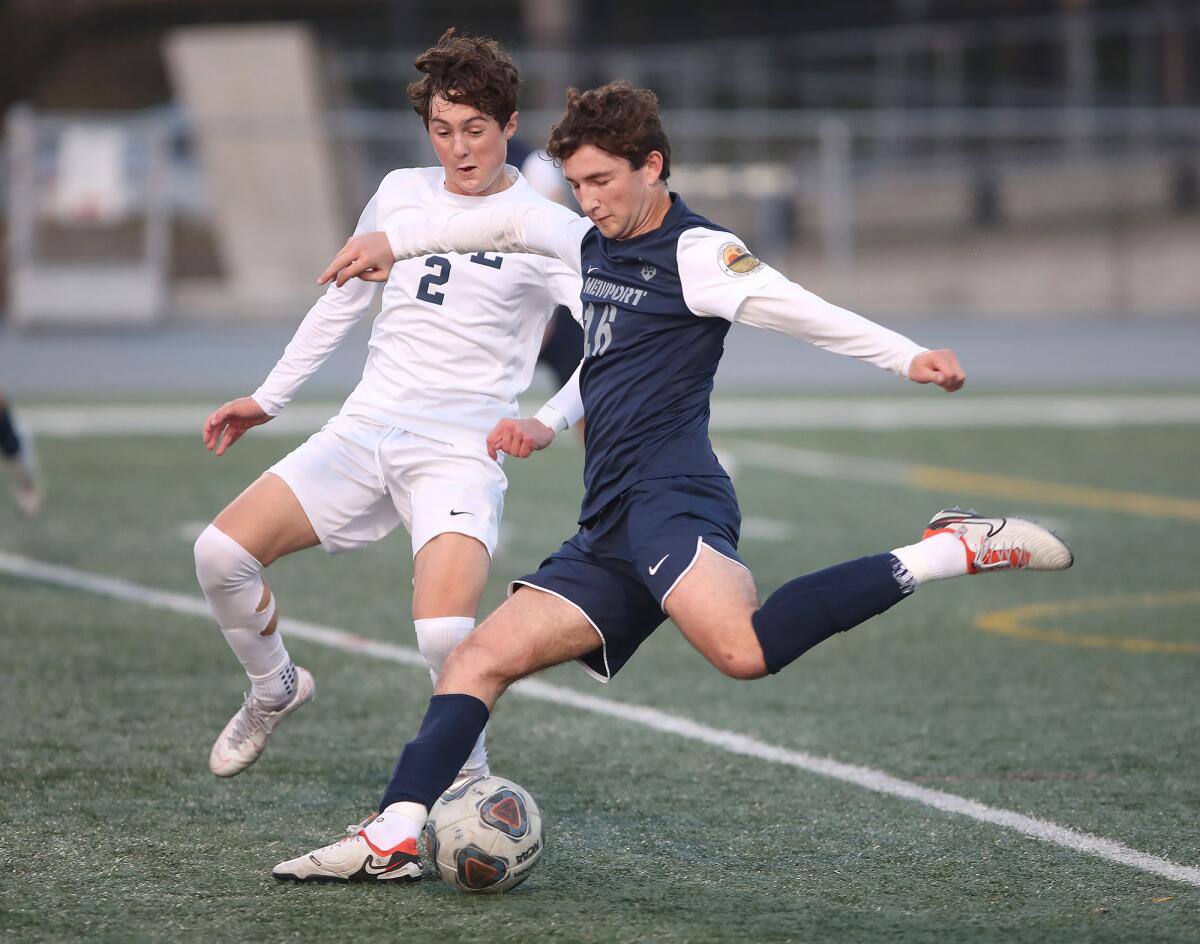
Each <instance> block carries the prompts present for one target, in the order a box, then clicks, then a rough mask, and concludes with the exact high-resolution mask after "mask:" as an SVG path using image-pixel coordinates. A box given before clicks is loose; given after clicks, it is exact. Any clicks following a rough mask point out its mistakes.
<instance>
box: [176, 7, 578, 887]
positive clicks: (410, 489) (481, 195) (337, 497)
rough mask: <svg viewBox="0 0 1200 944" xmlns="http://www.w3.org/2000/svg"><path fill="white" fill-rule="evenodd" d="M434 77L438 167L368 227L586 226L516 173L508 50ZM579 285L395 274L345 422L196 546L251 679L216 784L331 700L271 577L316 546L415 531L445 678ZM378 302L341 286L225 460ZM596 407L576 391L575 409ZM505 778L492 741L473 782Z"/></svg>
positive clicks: (226, 409)
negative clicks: (547, 349)
mask: <svg viewBox="0 0 1200 944" xmlns="http://www.w3.org/2000/svg"><path fill="white" fill-rule="evenodd" d="M416 67H417V69H418V70H419V71H420V72H421V73H423V77H422V78H421V79H420V80H419V81H416V82H413V83H412V84H411V85H410V86H409V87H408V93H409V97H410V99H411V101H412V105H413V108H414V110H415V111H416V112H417V114H419V115H420V116H421V118H422V119H423V121H424V122H425V126H426V129H427V131H428V134H429V139H430V141H431V143H432V144H433V149H434V151H435V153H436V154H437V157H438V161H439V162H440V163H439V166H435V167H424V168H411V169H402V170H396V171H393V172H392V173H390V174H388V175H387V177H385V178H384V180H383V182H382V183H381V184H380V186H379V189H378V191H377V192H376V194H375V196H374V197H373V198H372V199H371V201H370V202H369V203H368V204H367V207H366V209H365V210H364V211H363V213H362V216H361V218H360V220H359V223H358V227H357V230H356V232H358V233H367V232H371V231H373V230H376V229H378V228H380V227H383V226H386V225H389V223H390V221H392V220H393V219H394V218H396V215H397V214H399V213H405V212H407V213H412V212H417V213H423V214H424V213H446V212H449V211H452V210H455V209H464V210H471V211H475V210H476V209H479V208H486V207H493V208H495V207H501V206H510V207H516V206H536V207H539V208H540V207H545V208H548V209H550V210H553V211H555V212H558V213H561V214H562V215H563V216H565V217H566V218H568V219H574V218H575V215H574V214H573V213H571V212H570V211H568V210H566V209H565V208H562V207H559V206H556V205H554V204H552V203H550V201H548V200H546V199H545V198H543V197H541V196H540V195H539V194H537V193H536V192H535V191H534V190H533V188H531V187H530V186H529V184H528V183H527V182H526V181H525V180H524V178H523V177H522V176H521V174H520V173H519V172H518V171H517V170H516V169H515V168H513V167H509V166H506V149H507V144H508V141H509V139H510V138H511V137H512V135H513V134H514V133H515V131H516V128H517V112H516V104H517V88H518V76H517V69H516V66H515V65H514V63H513V61H512V59H511V58H510V57H509V56H508V54H507V53H506V52H504V51H503V50H502V49H501V48H500V47H499V45H498V44H497V43H496V42H495V41H493V40H490V39H484V38H478V37H465V36H457V35H455V32H454V30H453V29H451V30H449V31H447V32H446V33H445V35H443V36H442V38H441V39H440V40H439V41H438V43H437V44H436V45H435V46H433V47H432V48H430V49H428V50H426V51H425V52H424V53H422V54H421V55H420V56H418V57H417V59H416ZM579 292H580V280H579V277H578V275H576V274H575V272H573V271H572V270H571V269H570V267H568V266H566V265H564V264H563V263H561V262H559V261H557V260H553V259H549V258H547V257H545V256H540V255H533V254H521V253H518V254H506V255H499V254H495V253H483V252H477V253H467V254H460V253H445V254H439V255H431V256H429V257H427V258H424V259H416V260H413V261H412V262H410V263H407V264H402V265H399V266H396V267H395V268H394V269H393V270H392V276H391V278H390V279H389V280H387V284H386V286H385V287H384V295H383V307H382V311H381V312H380V314H379V316H378V317H377V318H376V320H375V323H374V327H373V330H372V334H371V339H370V342H369V350H368V354H367V360H366V364H365V367H364V371H363V378H362V380H361V382H360V383H359V384H358V386H357V387H356V388H355V390H354V391H353V392H352V393H351V394H350V396H349V398H348V399H347V400H346V402H345V403H344V404H343V405H342V408H341V410H340V412H339V413H338V414H337V415H336V416H335V417H333V419H331V420H330V421H329V422H328V423H327V424H326V425H325V427H324V428H323V429H322V430H321V431H320V432H318V433H316V434H315V435H313V436H312V437H310V438H309V439H308V441H307V442H305V443H303V444H302V445H301V446H300V447H299V448H297V449H296V450H294V451H293V452H292V453H290V454H289V455H287V456H286V457H284V458H283V459H282V460H280V461H279V462H277V463H276V464H275V465H273V466H271V468H270V469H268V470H267V472H266V473H265V474H264V475H263V476H262V477H261V478H259V479H258V480H257V481H256V482H254V483H253V484H252V485H251V486H250V487H249V488H248V489H246V491H245V492H243V493H242V494H241V495H240V496H239V497H238V498H236V499H235V500H234V501H233V502H232V503H231V504H230V505H229V506H228V507H226V508H225V510H224V511H222V512H221V513H220V514H219V515H218V516H217V517H216V518H215V519H214V521H213V522H212V524H211V525H209V526H208V527H207V528H206V529H205V531H204V532H203V533H202V534H201V535H200V537H199V539H198V540H197V542H196V547H195V558H196V572H197V576H198V578H199V581H200V584H201V586H202V588H203V590H204V594H205V597H206V598H207V600H208V603H209V606H210V607H211V609H212V612H213V615H214V616H215V617H216V619H217V622H218V623H219V625H220V626H221V629H222V632H223V633H224V635H225V638H226V640H227V641H228V643H229V645H230V647H231V648H232V649H233V651H234V653H235V654H236V655H237V656H238V658H239V660H240V661H241V663H242V666H243V668H244V669H245V670H246V674H247V676H248V677H249V679H250V686H251V688H250V692H249V693H248V694H247V695H246V697H245V701H244V703H243V705H242V707H241V709H239V710H238V711H237V712H236V713H235V714H234V715H233V717H232V718H231V719H230V721H229V723H228V724H227V725H226V726H225V729H224V730H223V731H222V732H221V734H220V735H219V737H218V738H217V740H216V742H215V743H214V745H213V748H212V751H211V754H210V757H209V767H210V769H211V770H212V772H213V773H214V774H216V775H217V776H219V777H231V776H234V775H235V774H237V773H240V772H241V771H242V770H244V769H245V768H246V767H248V766H250V765H251V764H253V763H254V762H255V761H256V760H257V759H258V757H259V756H260V755H261V753H262V751H263V749H264V748H265V746H266V743H267V739H268V738H269V737H270V735H271V733H272V731H273V730H274V728H275V726H276V725H277V724H278V722H279V721H280V720H281V719H282V718H284V717H285V716H286V715H288V714H289V713H291V712H292V711H294V710H295V709H297V708H299V707H300V706H301V705H303V704H305V703H306V702H307V701H309V700H310V699H311V698H312V697H313V693H314V690H315V687H314V682H313V678H312V676H311V674H310V673H309V672H308V671H306V670H305V669H303V668H300V667H297V666H296V665H294V663H293V662H292V659H291V657H290V656H289V655H288V652H287V649H286V648H285V646H284V642H283V640H282V639H281V638H280V634H279V632H278V631H277V623H278V619H279V613H278V609H277V606H276V601H275V598H274V596H273V594H272V592H271V590H270V588H269V587H268V586H267V584H266V583H265V582H264V580H263V576H262V572H263V569H264V568H265V567H267V566H269V565H270V564H272V563H273V562H274V561H276V560H277V559H279V558H280V557H282V556H284V555H286V554H291V553H293V552H295V551H299V550H303V549H306V548H309V547H313V546H315V545H317V544H320V545H321V546H322V547H323V548H324V549H325V550H326V551H327V552H329V553H337V552H342V551H348V550H354V549H357V548H361V547H365V546H366V545H368V544H370V543H372V542H374V541H378V540H380V539H381V538H383V537H384V536H385V535H387V534H388V533H390V532H391V531H392V530H393V529H394V528H395V527H396V526H397V525H398V524H403V525H404V527H405V528H406V529H407V530H408V532H409V534H410V536H411V538H412V550H413V556H414V563H413V569H414V578H413V602H412V613H413V619H414V622H415V629H416V636H417V644H418V647H419V648H420V651H421V654H422V656H423V657H424V658H425V661H426V663H427V664H428V666H429V670H430V674H431V675H432V677H433V679H434V681H435V683H436V680H437V678H438V675H439V673H440V671H441V667H442V664H443V662H444V661H445V659H446V657H447V656H449V654H450V652H451V651H453V649H454V648H455V646H456V645H457V644H458V643H459V642H461V641H462V640H463V639H464V638H466V636H467V635H468V634H469V633H470V632H471V630H472V629H473V627H474V625H475V613H476V610H477V608H478V605H479V600H480V597H481V596H482V593H483V589H484V585H485V583H486V581H487V576H488V571H489V568H490V565H491V555H492V552H493V551H494V549H495V546H496V541H497V536H498V528H499V524H500V517H501V513H502V510H503V503H504V492H505V489H506V487H507V480H506V478H505V476H504V472H503V470H502V468H501V465H500V461H499V459H500V458H501V457H500V456H498V455H497V454H496V453H495V452H492V453H491V454H490V455H489V449H488V446H487V442H486V439H487V435H488V432H489V431H490V430H491V429H492V428H493V427H494V426H495V425H496V423H497V422H499V421H500V420H502V419H505V418H515V417H517V416H518V415H519V412H518V408H517V403H516V397H517V395H518V394H519V393H520V392H521V391H523V390H524V389H525V388H526V387H527V386H528V384H529V381H530V379H531V377H532V375H533V371H534V363H535V359H536V357H537V352H538V348H539V346H540V344H541V340H542V335H543V332H544V329H545V326H546V322H547V320H548V319H549V317H550V313H551V311H552V310H553V309H554V307H555V305H556V304H561V305H566V306H568V307H569V308H570V310H572V311H573V312H575V313H576V315H578V312H579V304H580V302H579ZM374 296H375V286H374V285H373V284H372V283H370V282H365V281H361V280H357V279H356V280H354V282H352V283H350V284H347V285H345V286H344V287H331V289H330V290H329V291H328V292H327V293H326V294H325V295H324V296H323V297H322V298H321V299H320V300H319V301H318V302H317V303H316V304H315V305H314V306H313V307H312V309H311V310H310V311H309V312H308V314H307V315H306V317H305V318H304V321H303V322H302V323H301V325H300V327H299V329H298V330H297V332H296V335H295V337H294V338H293V339H292V341H291V342H290V343H289V344H288V346H287V348H286V349H285V351H284V353H283V356H282V358H281V359H280V361H279V362H278V363H277V364H276V365H275V368H274V369H273V370H272V371H271V373H270V375H269V376H268V377H267V379H266V380H265V381H264V382H263V384H262V385H261V386H260V387H259V388H258V389H257V390H256V391H254V393H253V394H251V395H250V396H249V397H242V398H240V399H238V400H234V401H231V402H229V403H226V404H224V405H223V406H222V407H220V409H218V410H217V411H216V412H214V413H213V414H212V416H210V417H209V419H208V421H207V422H206V423H205V426H204V441H205V444H206V446H207V447H208V449H210V450H215V452H216V454H217V455H218V456H219V455H222V454H223V453H224V452H225V451H226V450H227V449H228V448H229V447H230V446H231V445H233V443H235V442H236V441H237V440H238V439H239V438H240V437H241V436H242V435H243V434H245V433H246V431H247V430H249V429H251V428H253V427H255V426H258V425H260V424H262V423H266V422H269V421H270V420H271V419H272V418H273V417H274V416H276V415H278V414H279V412H280V411H281V410H282V409H283V408H284V407H285V406H286V404H287V403H288V402H289V401H290V400H291V399H292V397H293V396H294V394H295V393H296V391H297V390H298V389H299V387H300V385H301V384H302V383H303V382H304V381H305V380H306V379H307V378H308V377H309V376H311V375H312V374H313V373H314V372H315V371H316V370H317V369H318V368H319V367H320V365H321V364H322V363H323V362H324V361H325V359H326V358H327V357H328V356H329V354H330V353H331V352H332V351H333V350H334V348H336V347H337V345H338V344H339V343H340V342H341V340H342V339H343V338H344V337H345V335H346V333H347V332H348V331H349V330H350V328H351V327H352V326H353V325H354V324H355V323H356V322H357V321H358V320H359V318H361V317H362V315H363V313H364V312H365V311H366V310H367V308H368V307H369V306H370V304H371V302H372V300H373V299H374ZM577 361H578V358H577ZM572 384H573V385H574V386H575V387H576V388H577V385H578V378H577V376H576V377H573V378H570V380H569V383H568V386H571V385H572ZM578 396H579V394H578V390H577V389H575V390H574V392H573V393H570V394H569V395H568V396H566V397H565V400H566V402H570V403H575V402H578ZM561 399H562V395H561V393H560V395H558V396H557V397H556V399H553V400H551V402H550V403H548V404H547V405H546V406H545V407H543V408H542V410H541V411H539V412H538V414H537V418H536V420H535V424H536V426H537V428H538V430H539V433H540V435H543V436H545V437H548V438H550V439H552V438H553V437H554V435H555V434H556V433H558V432H560V431H562V430H563V429H566V428H567V427H568V426H569V425H571V423H572V422H574V421H575V420H577V419H578V418H579V416H578V414H572V413H569V412H566V411H564V410H563V409H562V408H560V407H558V406H557V405H556V404H557V403H559V402H560V400H561ZM487 772H488V762H487V752H486V747H485V743H484V738H483V736H482V735H481V736H480V738H479V739H478V741H477V742H476V745H475V749H474V751H473V753H472V755H471V757H470V759H469V760H468V761H467V763H466V764H465V765H464V767H463V773H464V775H465V776H476V775H485V774H487ZM402 866H403V867H402V868H400V869H398V870H397V871H395V873H394V874H391V875H390V876H389V877H392V878H401V877H408V875H409V872H410V871H412V870H411V869H409V868H408V866H407V865H405V864H402ZM414 868H415V867H414Z"/></svg>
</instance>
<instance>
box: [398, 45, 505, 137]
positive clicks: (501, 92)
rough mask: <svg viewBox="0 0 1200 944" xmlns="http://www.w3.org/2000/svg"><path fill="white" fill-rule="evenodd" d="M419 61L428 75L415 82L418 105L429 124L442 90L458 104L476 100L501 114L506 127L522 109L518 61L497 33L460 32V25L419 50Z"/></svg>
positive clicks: (413, 97) (412, 97) (412, 96)
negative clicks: (491, 36)
mask: <svg viewBox="0 0 1200 944" xmlns="http://www.w3.org/2000/svg"><path fill="white" fill-rule="evenodd" d="M413 65H415V66H416V67H417V71H418V72H423V73H425V75H424V76H423V77H422V78H420V79H418V80H417V81H415V82H411V83H409V86H408V98H409V101H411V102H412V107H413V111H415V112H416V113H417V114H418V115H420V116H421V120H422V121H424V122H425V126H426V127H429V118H430V114H429V109H430V106H431V104H432V102H433V99H434V97H435V96H438V95H440V96H441V97H442V98H444V99H445V100H446V101H448V102H453V103H454V104H456V105H470V106H471V107H472V108H478V109H479V110H480V111H481V112H483V113H484V114H485V115H490V116H491V117H493V118H495V119H496V121H497V122H498V123H499V125H500V127H501V128H503V127H504V126H505V125H506V124H508V119H509V118H511V117H512V115H513V112H515V111H516V110H517V89H518V88H519V87H520V84H521V80H520V77H519V76H518V74H517V66H516V63H514V62H513V60H512V57H511V56H510V55H509V54H508V53H507V52H505V51H504V50H503V49H501V48H500V44H499V43H498V42H496V40H494V39H488V38H486V37H484V36H457V35H455V29H454V27H453V26H452V27H450V29H448V30H446V32H444V33H443V34H442V38H441V39H439V40H438V41H437V43H436V44H435V45H433V46H430V47H429V48H428V49H426V50H425V51H424V52H423V53H421V55H419V56H417V58H416V60H415V61H414V62H413Z"/></svg>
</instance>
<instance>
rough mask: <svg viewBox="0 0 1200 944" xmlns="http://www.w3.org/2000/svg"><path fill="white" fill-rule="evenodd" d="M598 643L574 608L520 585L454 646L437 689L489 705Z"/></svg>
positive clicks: (554, 597) (577, 656)
mask: <svg viewBox="0 0 1200 944" xmlns="http://www.w3.org/2000/svg"><path fill="white" fill-rule="evenodd" d="M598 645H600V637H599V636H597V635H596V631H595V629H593V628H592V624H591V623H590V622H588V619H587V617H585V616H584V615H583V613H581V612H580V611H579V610H578V609H577V608H576V607H574V606H572V605H571V604H570V603H567V602H566V601H565V600H562V599H560V598H559V597H557V596H554V595H553V594H550V593H544V592H543V591H541V590H536V589H534V588H531V587H521V588H520V589H518V590H517V592H516V593H514V594H513V595H512V596H511V597H509V598H508V599H507V600H505V601H504V603H502V604H501V605H500V607H499V608H498V609H497V610H496V611H495V612H494V613H492V615H491V616H489V617H488V618H487V619H485V620H484V621H483V623H481V624H480V626H479V627H478V628H477V629H476V630H475V631H474V632H473V633H471V635H470V636H468V637H467V638H466V640H464V641H463V642H462V643H460V644H459V646H458V648H457V649H455V650H454V652H453V653H452V654H451V655H450V658H449V659H448V660H447V662H446V667H445V668H444V669H443V670H442V674H441V676H440V677H439V678H438V684H437V692H438V694H439V695H446V694H454V693H460V694H468V695H474V696H475V697H476V698H478V699H480V700H481V701H483V702H484V703H485V704H486V705H487V706H488V708H491V707H492V705H493V704H495V702H496V699H497V698H499V697H500V695H502V694H503V693H504V690H505V689H506V688H508V686H509V685H511V684H512V683H513V682H515V681H517V680H518V679H522V678H524V677H525V676H527V675H532V674H533V673H534V672H539V671H541V670H542V669H548V668H550V666H553V665H559V664H560V663H563V662H569V661H571V660H572V659H578V658H579V657H580V656H583V655H586V654H587V653H589V652H591V651H592V650H593V649H595V648H596V647H597V646H598Z"/></svg>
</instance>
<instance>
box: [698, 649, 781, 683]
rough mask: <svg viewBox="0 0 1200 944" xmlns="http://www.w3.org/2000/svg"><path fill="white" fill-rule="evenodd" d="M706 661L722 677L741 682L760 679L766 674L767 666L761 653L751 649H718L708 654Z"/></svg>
mask: <svg viewBox="0 0 1200 944" xmlns="http://www.w3.org/2000/svg"><path fill="white" fill-rule="evenodd" d="M708 661H709V662H711V663H712V664H713V665H714V666H716V668H717V669H718V670H719V671H720V672H721V673H722V674H723V675H728V676H729V677H730V678H734V679H740V680H743V681H750V680H752V679H760V678H762V677H763V676H765V675H766V674H767V664H766V662H765V660H764V659H763V656H762V653H761V652H759V651H755V650H753V649H746V648H739V649H733V648H723V649H718V650H717V651H716V652H713V653H709V654H708Z"/></svg>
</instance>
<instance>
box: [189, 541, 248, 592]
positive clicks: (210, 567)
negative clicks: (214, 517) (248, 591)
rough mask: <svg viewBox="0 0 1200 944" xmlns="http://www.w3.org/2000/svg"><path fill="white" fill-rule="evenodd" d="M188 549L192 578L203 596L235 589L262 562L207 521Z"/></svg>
mask: <svg viewBox="0 0 1200 944" xmlns="http://www.w3.org/2000/svg"><path fill="white" fill-rule="evenodd" d="M192 553H193V556H194V557H195V560H196V579H197V580H198V581H199V582H200V589H202V590H203V591H204V593H205V595H206V596H211V595H213V594H217V593H223V592H228V591H230V590H234V589H238V588H239V587H241V586H243V585H245V584H247V583H249V582H251V581H254V580H255V579H256V578H258V576H259V575H260V574H261V573H262V565H260V564H258V562H257V561H255V560H254V558H253V557H251V555H250V554H249V552H247V551H246V549H245V548H243V547H242V546H241V545H240V544H238V543H237V542H236V541H234V540H233V538H231V537H229V535H227V534H225V533H224V532H223V531H220V530H219V529H217V528H215V527H213V526H212V525H211V524H210V525H209V526H208V527H207V528H205V529H204V530H203V531H201V532H200V537H198V538H196V543H195V545H193V547H192ZM256 565H257V566H256Z"/></svg>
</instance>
